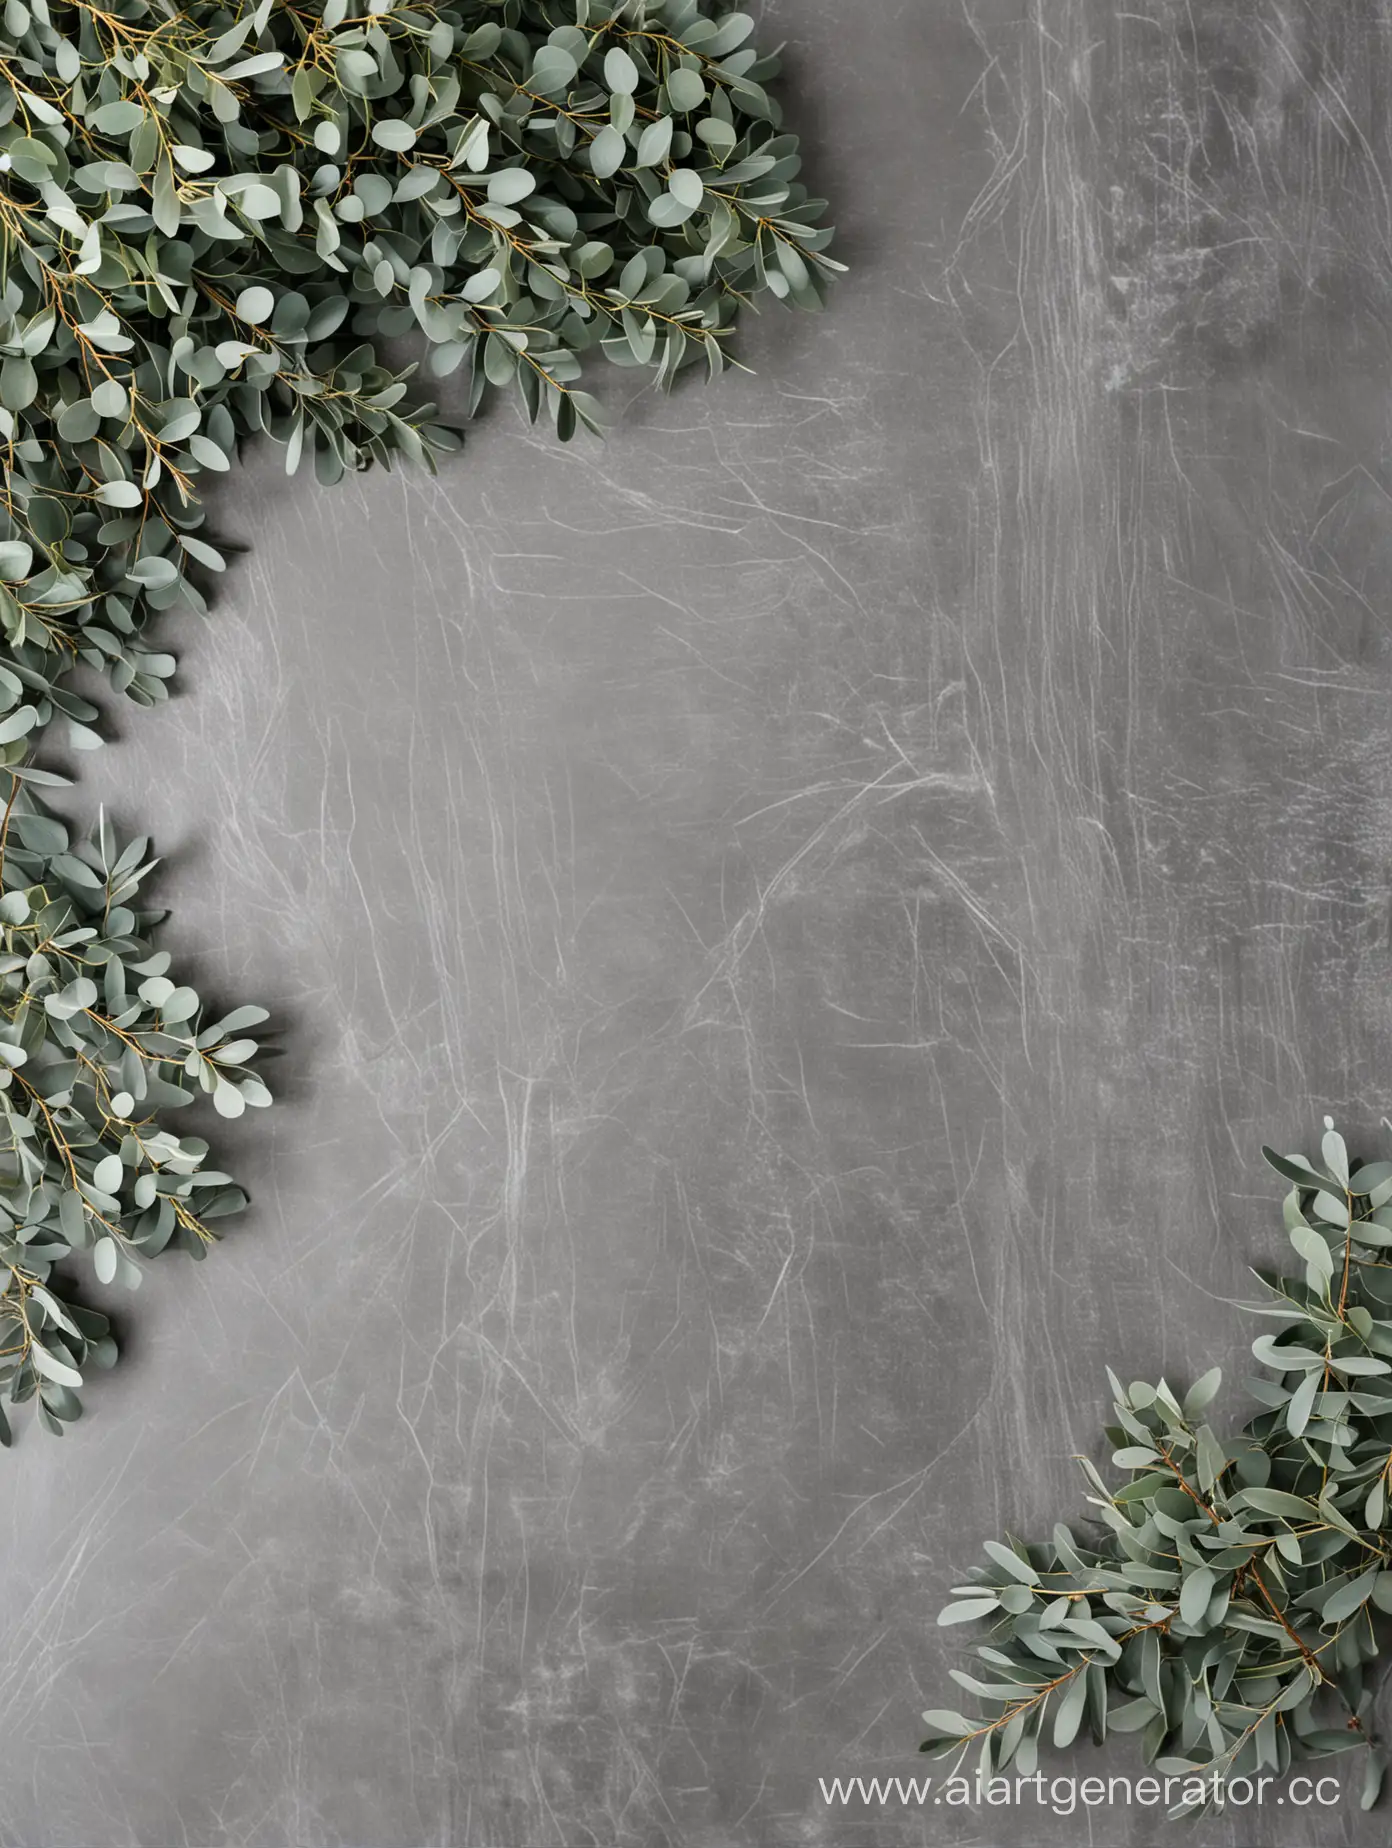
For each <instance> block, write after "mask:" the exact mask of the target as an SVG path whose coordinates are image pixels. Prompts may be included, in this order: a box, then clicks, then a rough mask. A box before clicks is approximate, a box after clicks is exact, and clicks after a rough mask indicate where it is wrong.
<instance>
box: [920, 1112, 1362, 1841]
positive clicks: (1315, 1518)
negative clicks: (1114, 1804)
mask: <svg viewBox="0 0 1392 1848" xmlns="http://www.w3.org/2000/svg"><path fill="white" fill-rule="evenodd" d="M1263 1153H1264V1154H1265V1156H1266V1158H1267V1160H1268V1161H1269V1162H1270V1163H1271V1165H1272V1166H1273V1167H1274V1168H1275V1169H1276V1170H1277V1172H1278V1173H1279V1174H1280V1175H1281V1176H1282V1177H1283V1178H1284V1179H1285V1180H1286V1181H1287V1182H1288V1183H1289V1191H1288V1192H1287V1194H1286V1196H1285V1201H1284V1209H1283V1210H1284V1214H1285V1224H1286V1232H1287V1236H1288V1238H1289V1241H1290V1244H1291V1247H1292V1249H1293V1250H1294V1252H1295V1254H1296V1257H1297V1258H1298V1259H1299V1269H1298V1270H1297V1271H1295V1272H1293V1273H1291V1272H1275V1271H1272V1272H1266V1271H1258V1272H1257V1275H1258V1276H1259V1277H1260V1278H1261V1280H1262V1282H1263V1284H1264V1286H1265V1290H1266V1296H1265V1299H1264V1300H1263V1301H1262V1302H1260V1303H1258V1304H1256V1305H1253V1312H1254V1313H1256V1314H1258V1315H1261V1316H1263V1317H1268V1318H1270V1319H1271V1320H1272V1321H1273V1323H1274V1324H1276V1326H1275V1328H1274V1329H1273V1330H1272V1332H1268V1333H1264V1334H1262V1335H1260V1336H1259V1337H1258V1338H1257V1340H1256V1341H1254V1342H1253V1344H1252V1352H1253V1354H1254V1356H1255V1358H1256V1360H1257V1361H1258V1362H1259V1364H1260V1366H1261V1368H1262V1370H1263V1371H1262V1372H1261V1374H1260V1375H1258V1376H1257V1377H1256V1378H1254V1379H1252V1380H1249V1381H1248V1389H1249V1392H1250V1394H1251V1396H1252V1398H1253V1399H1254V1400H1255V1401H1256V1404H1257V1407H1258V1410H1257V1411H1256V1413H1255V1415H1254V1416H1253V1417H1252V1418H1250V1419H1249V1420H1248V1422H1247V1424H1246V1425H1244V1426H1243V1427H1242V1429H1241V1430H1240V1431H1238V1432H1236V1433H1223V1432H1220V1431H1219V1430H1217V1429H1215V1427H1214V1425H1213V1424H1212V1423H1210V1422H1209V1419H1208V1417H1207V1411H1208V1407H1209V1405H1210V1403H1211V1401H1212V1400H1213V1399H1214V1397H1215V1395H1216V1393H1217V1390H1218V1385H1219V1376H1218V1373H1217V1371H1216V1370H1215V1371H1213V1372H1211V1373H1209V1374H1206V1375H1205V1376H1204V1378H1203V1379H1201V1380H1200V1381H1198V1383H1197V1384H1196V1385H1195V1386H1193V1387H1192V1388H1191V1389H1190V1391H1189V1392H1188V1393H1187V1394H1185V1395H1184V1396H1183V1397H1179V1396H1177V1395H1176V1394H1174V1393H1173V1392H1172V1391H1171V1390H1170V1388H1169V1387H1168V1386H1167V1385H1166V1384H1165V1382H1164V1381H1163V1380H1162V1381H1160V1383H1159V1384H1158V1385H1150V1384H1147V1383H1145V1382H1142V1381H1136V1382H1133V1383H1132V1384H1131V1385H1129V1386H1125V1385H1123V1384H1122V1382H1121V1381H1120V1380H1118V1379H1117V1378H1116V1376H1115V1375H1109V1378H1110V1380H1111V1385H1112V1391H1113V1396H1114V1400H1115V1413H1116V1422H1115V1423H1114V1424H1112V1425H1109V1426H1108V1427H1107V1438H1108V1440H1109V1442H1110V1444H1111V1446H1112V1452H1113V1454H1112V1459H1111V1460H1112V1463H1113V1465H1114V1467H1115V1468H1116V1469H1117V1470H1119V1471H1122V1472H1124V1474H1125V1476H1126V1481H1125V1482H1124V1483H1123V1485H1122V1486H1121V1487H1119V1488H1118V1487H1109V1486H1108V1485H1107V1483H1106V1482H1105V1481H1104V1480H1103V1478H1102V1476H1101V1475H1100V1474H1099V1473H1098V1471H1097V1470H1096V1469H1095V1468H1094V1467H1093V1465H1092V1464H1091V1463H1090V1462H1087V1461H1086V1460H1084V1461H1083V1470H1084V1473H1085V1475H1086V1477H1087V1480H1088V1485H1089V1489H1090V1493H1089V1495H1088V1500H1089V1502H1090V1503H1091V1505H1092V1507H1093V1509H1094V1511H1095V1512H1094V1515H1093V1516H1092V1517H1091V1520H1092V1527H1093V1530H1094V1531H1093V1532H1092V1533H1091V1534H1090V1536H1089V1537H1088V1538H1086V1539H1081V1538H1079V1537H1077V1536H1076V1535H1075V1534H1074V1533H1073V1532H1072V1531H1071V1530H1070V1529H1069V1528H1068V1527H1065V1526H1062V1525H1060V1526H1057V1527H1055V1528H1054V1530H1053V1534H1052V1536H1051V1538H1050V1539H1048V1540H1047V1541H1040V1542H1034V1543H1030V1544H1021V1543H1018V1542H1012V1543H1011V1544H1010V1545H1008V1546H1007V1545H1001V1544H999V1543H997V1542H995V1541H990V1542H988V1543H987V1545H986V1555H987V1563H986V1564H985V1565H979V1566H977V1567H975V1568H974V1569H973V1570H972V1571H971V1572H970V1573H969V1575H968V1578H967V1580H966V1581H965V1582H964V1583H963V1584H962V1585H960V1586H958V1587H957V1589H956V1591H955V1593H954V1599H953V1602H952V1603H950V1604H948V1605H947V1606H946V1607H945V1608H944V1609H943V1610H942V1612H941V1613H940V1615H939V1619H938V1621H939V1622H940V1623H943V1624H956V1623H966V1622H973V1621H983V1622H986V1623H988V1624H989V1625H990V1634H989V1639H988V1640H986V1641H984V1642H982V1643H980V1644H979V1645H978V1646H977V1648H976V1651H975V1654H976V1658H977V1659H976V1661H975V1662H974V1663H973V1664H972V1666H971V1668H970V1670H968V1669H954V1670H952V1674H953V1678H954V1679H955V1680H956V1681H957V1682H958V1683H959V1685H960V1686H961V1687H963V1688H965V1689H966V1691H967V1692H968V1693H969V1694H970V1695H971V1696H972V1697H973V1700H974V1702H975V1704H976V1706H977V1708H978V1710H979V1711H978V1715H977V1717H976V1718H967V1717H966V1716H964V1715H963V1714H960V1713H957V1712H949V1711H945V1710H942V1711H934V1712H931V1713H928V1714H926V1715H925V1716H924V1718H925V1722H926V1724H927V1725H928V1726H929V1727H930V1728H931V1729H932V1733H931V1736H930V1737H929V1738H928V1739H927V1740H925V1742H924V1744H923V1747H922V1749H923V1750H924V1751H928V1752H934V1753H957V1754H971V1755H974V1757H975V1761H976V1764H977V1765H978V1766H979V1767H980V1770H981V1773H982V1775H983V1777H987V1778H989V1777H991V1776H993V1775H996V1774H998V1773H999V1772H1001V1771H1002V1770H1003V1769H1004V1768H1005V1767H1006V1766H1008V1765H1013V1766H1014V1767H1015V1769H1016V1771H1018V1772H1020V1773H1023V1774H1024V1775H1032V1774H1033V1772H1034V1769H1035V1765H1036V1761H1037V1756H1038V1752H1039V1748H1040V1746H1041V1744H1052V1745H1054V1746H1060V1747H1061V1746H1066V1745H1068V1744H1071V1743H1072V1741H1073V1739H1074V1738H1075V1736H1077V1735H1078V1734H1079V1732H1080V1731H1085V1732H1087V1733H1088V1734H1089V1735H1090V1736H1091V1738H1092V1739H1093V1740H1094V1741H1095V1742H1096V1743H1098V1744H1100V1743H1101V1742H1102V1741H1103V1740H1104V1739H1105V1738H1106V1736H1107V1735H1108V1733H1117V1732H1121V1733H1135V1734H1138V1735H1139V1737H1140V1743H1141V1747H1142V1750H1143V1753H1144V1756H1145V1759H1146V1761H1147V1762H1148V1763H1150V1764H1153V1765H1154V1766H1155V1767H1156V1768H1157V1769H1158V1770H1160V1771H1163V1772H1165V1773H1167V1774H1171V1775H1173V1776H1175V1777H1177V1778H1181V1779H1185V1780H1187V1786H1186V1788H1187V1789H1192V1792H1193V1794H1192V1795H1190V1794H1186V1795H1185V1798H1184V1800H1183V1801H1181V1802H1180V1803H1179V1804H1178V1805H1176V1808H1175V1810H1174V1812H1173V1813H1175V1814H1183V1813H1189V1812H1197V1811H1200V1810H1202V1809H1205V1808H1207V1807H1209V1806H1210V1804H1211V1801H1212V1797H1211V1783H1212V1779H1213V1775H1214V1774H1215V1773H1217V1774H1218V1775H1219V1777H1220V1778H1236V1777H1251V1776H1254V1775H1257V1774H1260V1773H1262V1772H1269V1773H1273V1774H1276V1775H1281V1774H1284V1773H1285V1772H1286V1771H1287V1769H1288V1768H1289V1767H1290V1765H1291V1764H1292V1762H1293V1761H1295V1760H1297V1759H1303V1758H1316V1757H1324V1756H1328V1755H1332V1754H1335V1753H1344V1752H1349V1751H1355V1750H1357V1751H1361V1752H1363V1754H1364V1756H1365V1765H1364V1779H1363V1801H1364V1805H1365V1807H1368V1806H1371V1804H1372V1803H1373V1802H1375V1801H1376V1799H1377V1796H1378V1792H1379V1789H1380V1785H1381V1780H1382V1775H1383V1769H1384V1755H1383V1749H1382V1747H1381V1745H1380V1744H1379V1743H1378V1740H1377V1738H1376V1736H1375V1733H1374V1719H1373V1704H1374V1681H1373V1677H1374V1672H1375V1670H1376V1668H1377V1666H1378V1665H1379V1661H1380V1658H1381V1657H1382V1655H1383V1653H1384V1652H1385V1650H1386V1648H1387V1644H1388V1640H1389V1625H1388V1622H1387V1616H1388V1613H1392V1519H1389V1482H1392V1262H1389V1247H1392V1162H1373V1163H1369V1164H1366V1165H1362V1166H1359V1165H1355V1164H1352V1163H1351V1162H1350V1160H1349V1155H1348V1150H1347V1148H1346V1147H1345V1144H1344V1141H1343V1138H1342V1137H1341V1136H1340V1135H1339V1134H1338V1132H1337V1131H1336V1130H1335V1128H1334V1126H1333V1124H1332V1122H1331V1121H1330V1119H1329V1118H1326V1119H1325V1133H1324V1136H1323V1140H1322V1143H1321V1148H1320V1156H1319V1159H1318V1161H1310V1160H1307V1159H1306V1158H1305V1157H1304V1156H1301V1155H1278V1154H1276V1153H1275V1152H1274V1151H1273V1150H1271V1149H1265V1150H1263ZM1200 1779H1204V1780H1206V1781H1207V1784H1208V1787H1209V1790H1210V1794H1209V1796H1207V1797H1205V1796H1204V1795H1203V1794H1202V1792H1201V1791H1200V1788H1199V1780H1200Z"/></svg>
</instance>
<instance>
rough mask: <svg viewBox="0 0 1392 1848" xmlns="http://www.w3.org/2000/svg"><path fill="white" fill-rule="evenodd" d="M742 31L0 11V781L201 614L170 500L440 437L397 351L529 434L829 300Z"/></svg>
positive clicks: (194, 529)
mask: <svg viewBox="0 0 1392 1848" xmlns="http://www.w3.org/2000/svg"><path fill="white" fill-rule="evenodd" d="M752 29H753V21H752V20H751V19H750V18H749V17H748V15H746V14H744V13H739V12H729V11H720V12H717V13H715V14H713V15H712V14H711V13H710V12H709V11H708V10H707V9H706V8H704V7H703V6H702V5H701V4H698V0H446V3H444V4H439V3H438V0H421V4H419V5H409V4H397V3H396V0H367V3H366V4H365V5H364V6H363V7H361V8H359V7H353V8H351V9H350V7H349V4H348V0H293V3H291V0H281V3H276V0H259V4H256V5H255V6H250V5H245V4H240V3H238V4H232V5H225V4H220V3H216V4H214V3H210V0H188V3H187V4H185V5H183V6H182V7H177V6H175V5H173V4H170V3H169V0H106V3H105V4H101V5H98V4H94V3H91V0H7V4H6V5H5V6H4V8H3V12H2V13H0V444H2V445H3V449H0V457H2V458H3V474H4V481H3V487H2V488H0V761H3V762H9V763H15V762H18V761H19V760H20V759H21V758H22V756H23V754H24V751H25V749H26V748H27V744H26V735H29V737H30V738H32V734H33V733H34V732H35V731H36V730H38V729H40V728H42V727H43V726H45V725H47V724H48V723H49V722H50V721H51V720H52V719H53V718H54V716H55V715H62V716H63V717H64V718H65V719H66V720H67V721H68V722H69V727H70V736H71V738H72V741H73V742H75V743H77V744H79V745H90V744H95V743H97V742H99V739H98V737H97V734H96V733H94V732H93V731H91V729H90V724H91V721H92V719H93V718H95V717H96V716H97V714H96V709H95V708H94V707H93V706H92V705H91V703H90V702H88V701H86V700H84V699H82V698H80V697H79V696H77V695H76V694H75V693H73V692H72V691H71V690H70V689H68V688H67V687H65V686H64V684H63V682H64V679H65V675H66V671H67V669H68V668H69V667H70V666H71V665H72V663H73V662H74V660H76V659H81V660H83V661H85V662H87V663H88V664H90V665H91V666H92V667H94V668H96V669H97V670H98V671H100V672H101V673H103V674H105V675H106V676H107V677H108V678H109V679H110V681H111V683H112V685H113V686H114V687H116V688H117V690H118V691H121V692H124V693H125V694H126V695H127V696H128V697H129V698H131V699H133V700H135V701H137V702H138V703H142V704H150V703H152V702H154V701H157V700H160V699H163V698H164V697H165V695H166V690H167V684H168V680H169V677H170V675H171V673H172V671H173V666H174V663H173V660H172V657H171V656H170V655H169V654H167V653H165V652H162V651H160V650H157V649H154V648H152V647H151V646H150V645H149V643H148V642H147V640H146V639H145V638H146V632H147V630H148V628H149V626H150V619H151V617H152V616H154V615H156V614H158V613H159V612H160V611H163V610H169V609H173V608H175V607H178V606H191V607H193V608H195V609H202V608H203V607H204V599H203V596H202V593H201V591H200V589H199V587H198V585H197V583H195V582H194V581H193V578H195V577H197V575H198V573H197V572H196V571H195V572H194V573H193V577H191V576H190V567H191V566H196V567H201V568H202V570H204V571H209V572H217V571H220V570H222V569H223V564H224V560H223V557H222V555H221V554H220V552H219V551H218V550H217V548H216V547H215V546H213V545H211V544H209V542H208V540H207V539H206V537H205V536H203V534H202V532H201V528H202V524H203V519H204V513H203V509H202V507H201V505H200V503H199V496H200V493H201V490H202V486H203V477H204V476H206V475H208V474H213V475H217V474H220V473H222V472H223V471H225V470H227V469H228V468H229V467H230V466H231V463H232V460H233V458H234V456H235V453H236V450H237V446H238V443H239V441H240V439H241V438H243V437H245V436H247V435H249V434H252V433H256V432H265V433H267V434H269V435H270V436H271V437H272V438H274V439H275V440H276V441H277V442H279V443H280V444H281V445H283V448H284V454H285V464H286V468H287V469H288V470H289V471H291V472H293V471H294V470H295V469H296V468H297V467H299V466H301V465H310V466H312V467H313V468H314V471H315V473H316V474H317V475H318V477H319V478H320V479H321V480H323V481H333V480H336V479H337V478H338V477H339V476H341V475H342V474H343V473H344V471H345V470H350V469H360V468H364V467H367V466H369V465H370V464H372V463H374V462H377V463H381V464H384V465H388V466H389V465H390V464H391V462H392V461H393V459H394V458H395V457H397V456H404V457H405V458H407V459H408V460H411V461H416V462H423V463H425V464H426V465H427V466H433V462H434V459H435V457H436V456H437V455H438V454H439V453H441V452H442V451H444V450H448V449H450V448H453V447H455V446H457V442H458V438H457V435H456V434H455V433H454V432H453V431H451V430H450V429H448V428H446V427H445V426H444V425H443V424H442V423H441V422H440V421H439V419H438V418H437V415H436V412H435V409H434V407H433V406H432V405H431V404H429V403H428V402H424V401H418V400H415V399H413V398H412V397H411V396H410V389H411V388H410V380H411V377H412V374H413V372H414V370H415V368H414V367H413V366H410V365H407V366H401V365H399V364H396V363H394V362H392V361H391V360H389V359H388V358H387V357H386V353H385V345H386V343H387V342H390V341H392V340H394V339H395V338H396V337H398V336H403V335H415V336H424V339H425V341H426V342H427V343H428V348H429V356H430V357H429V371H430V372H431V373H432V374H433V375H434V376H435V377H437V378H439V377H443V376H445V375H447V374H449V373H451V372H453V371H455V370H457V369H460V368H464V369H466V371H467V374H468V381H469V382H468V386H467V390H466V392H465V394H464V396H465V402H466V404H467V407H468V409H469V411H470V412H471V413H472V412H473V411H474V410H476V409H477V408H478V405H479V402H480V400H481V398H482V397H483V395H484V393H485V391H486V390H487V389H488V388H489V387H490V386H495V387H511V388H513V389H514V390H515V391H516V393H517V394H518V396H519V398H520V400H521V403H522V406H523V408H524V410H525V412H526V415H527V416H528V417H529V418H530V419H532V420H533V421H535V420H536V419H537V418H538V417H539V416H540V415H541V414H542V412H543V411H545V412H546V414H547V415H548V416H549V418H550V419H551V420H552V421H553V422H554V425H555V429H556V432H557V434H558V435H559V436H560V437H561V438H562V439H565V438H568V437H569V436H570V435H571V434H572V433H573V432H574V431H575V430H576V428H577V427H579V426H581V425H584V426H588V427H591V428H598V426H599V424H600V413H599V407H598V405H597V403H596V401H595V399H594V398H593V397H592V396H591V395H590V394H589V393H588V392H586V391H584V390H583V389H581V386H580V383H579V381H580V379H581V377H582V372H583V367H584V362H585V359H586V358H587V357H588V356H590V355H592V354H598V355H600V356H602V357H603V358H605V359H607V360H610V361H612V362H614V363H615V364H617V365H620V366H627V367H639V368H646V369H648V370H649V371H651V372H653V373H654V374H655V375H656V378H657V380H658V381H659V383H661V384H662V385H664V386H666V385H670V383H671V382H672V380H673V379H674V378H675V377H676V376H677V374H678V373H680V372H681V371H683V370H684V369H685V368H686V367H688V366H689V365H691V364H693V363H695V362H704V364H705V366H706V367H707V369H708V371H709V372H710V373H711V374H712V375H715V374H718V373H719V372H720V371H721V370H722V368H723V367H724V365H725V364H726V363H727V360H728V358H729V341H730V336H731V333H732V331H733V328H734V324H735V320H736V316H737V314H738V312H739V309H740V308H741V306H742V305H744V304H746V303H749V302H751V301H755V300H757V299H758V298H759V297H762V296H773V297H775V298H779V299H783V300H787V301H790V302H792V303H795V304H797V305H799V306H802V307H805V308H815V307H817V306H818V305H819V303H820V300H821V296H822V290H823V286H824V282H825V279H826V277H827V276H828V275H829V274H830V273H831V272H832V271H834V270H836V269H838V268H839V267H840V265H838V264H836V263H835V262H834V261H833V260H832V259H831V258H830V257H829V256H828V255H827V254H826V245H827V243H828V240H829V238H830V235H831V234H830V232H829V231H828V230H826V229H825V228H822V227H821V226H820V224H819V222H818V221H819V217H820V214H821V212H822V210H823V206H822V202H821V201H819V200H816V199H811V198H809V197H808V195H807V191H806V189H805V187H804V186H803V185H802V184H801V183H800V182H799V180H798V178H797V175H798V170H799V156H798V146H797V142H796V140H795V138H794V137H793V136H791V135H788V134H785V133H783V132H782V131H781V128H780V122H779V110H778V105H777V103H776V102H775V101H774V99H773V98H772V97H771V96H770V95H769V93H768V91H767V89H766V87H765V85H766V83H767V80H768V79H769V78H770V77H771V76H772V75H773V74H774V72H775V71H776V69H777V59H776V58H773V57H765V56H761V54H760V53H759V52H758V51H757V50H756V49H754V48H753V47H751V45H750V44H749V42H748V41H749V36H750V33H751V31H752Z"/></svg>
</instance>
